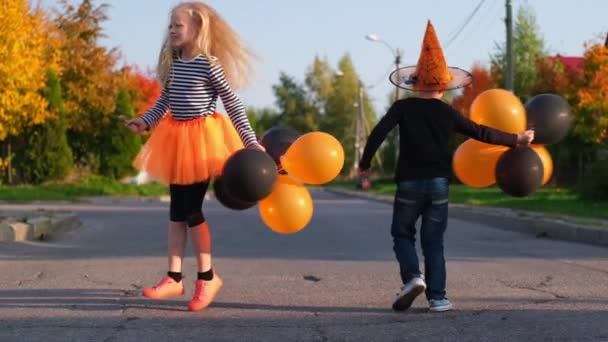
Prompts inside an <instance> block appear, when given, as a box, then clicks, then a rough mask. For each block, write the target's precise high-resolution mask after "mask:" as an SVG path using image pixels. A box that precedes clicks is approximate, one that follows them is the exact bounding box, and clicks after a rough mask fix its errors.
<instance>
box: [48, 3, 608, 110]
mask: <svg viewBox="0 0 608 342" xmlns="http://www.w3.org/2000/svg"><path fill="white" fill-rule="evenodd" d="M71 2H72V3H76V4H77V3H80V1H78V0H76V1H75V0H72V1H71ZM179 2H180V1H177V0H105V1H100V0H97V1H95V3H96V4H101V3H107V4H109V5H110V8H109V10H108V15H109V17H110V19H109V20H108V21H107V22H105V23H104V24H103V27H104V29H105V34H106V35H107V37H106V38H104V39H103V40H102V41H101V44H102V45H104V46H106V47H108V48H113V47H116V48H118V49H119V50H120V51H121V53H122V58H121V61H120V63H123V64H136V65H138V66H139V67H141V68H142V69H144V70H145V69H146V68H154V66H155V65H156V61H157V57H158V52H159V49H160V45H161V40H162V38H163V35H164V32H165V30H166V27H167V24H168V15H169V12H170V10H171V8H172V7H173V6H174V5H176V4H177V3H179ZM505 2H506V1H505V0H458V1H456V0H424V1H423V0H418V1H412V0H400V1H399V0H374V1H363V0H307V1H294V0H253V1H251V0H216V1H212V0H210V1H207V3H208V4H209V5H211V6H212V7H214V8H215V9H216V10H217V11H218V12H219V13H220V14H221V15H222V16H223V17H224V19H225V20H226V21H227V22H228V23H229V24H230V25H231V26H232V27H233V28H234V29H235V30H236V31H237V32H238V33H239V34H240V36H241V38H242V39H243V40H244V41H245V42H246V43H247V44H248V46H249V47H250V48H252V49H253V51H254V52H255V53H256V55H257V56H258V60H256V61H255V64H254V65H255V68H256V74H255V75H254V78H253V82H252V84H251V86H249V88H246V89H244V90H242V91H239V93H238V94H239V96H240V97H241V98H242V100H243V102H244V103H245V105H247V106H254V107H275V98H274V94H273V91H272V86H273V85H274V84H277V83H278V79H279V73H280V72H285V73H287V74H288V75H290V76H293V77H295V78H296V79H297V80H298V81H299V82H303V81H304V77H305V74H306V72H307V70H308V68H309V67H310V65H311V64H312V62H313V60H314V57H315V56H319V57H321V58H324V59H326V60H327V61H328V62H329V63H330V64H331V66H332V67H333V68H334V69H336V68H337V64H338V61H339V60H340V58H341V57H342V56H344V55H345V54H349V55H350V57H351V59H352V61H353V63H354V66H355V69H356V71H357V73H358V74H359V77H360V79H361V81H362V82H363V83H364V84H365V85H366V87H368V89H367V92H368V94H369V95H370V97H371V98H372V102H373V105H374V107H375V109H376V111H377V113H378V114H379V115H381V114H383V113H384V111H385V110H386V108H387V106H388V105H389V99H390V95H391V94H392V93H393V91H394V88H393V86H392V84H391V83H390V82H389V80H388V74H389V72H390V71H392V70H393V66H394V51H395V49H399V50H400V51H402V53H401V54H402V65H415V64H416V62H417V59H418V55H419V52H420V45H421V42H422V37H423V35H424V30H425V28H426V22H427V20H431V22H432V23H433V26H434V27H435V30H436V32H437V35H438V38H439V41H440V43H441V45H442V47H443V49H444V53H445V55H446V59H447V62H448V64H449V65H450V66H456V67H461V68H464V69H467V70H470V68H471V66H472V65H473V63H475V62H479V63H482V64H485V65H487V64H488V63H489V60H490V55H491V53H492V52H494V51H495V46H496V44H497V43H503V42H504V41H505V37H506V31H505V24H504V18H505V13H506V10H505ZM42 3H43V5H44V6H46V7H48V8H52V7H54V6H56V4H57V1H56V0H42ZM480 4H481V5H480ZM522 4H528V5H529V6H531V8H532V9H533V10H534V13H535V15H536V18H537V23H538V26H539V29H540V33H541V36H542V37H543V39H544V40H545V43H546V47H547V49H548V51H549V53H551V54H557V53H559V54H561V55H564V56H582V54H583V52H584V47H583V44H584V43H585V42H588V41H590V40H593V39H599V37H605V35H606V33H607V32H608V20H606V15H605V14H606V13H608V1H606V0H577V1H575V0H512V5H513V16H514V17H515V15H516V13H517V9H518V8H519V7H520V6H521V5H522ZM478 5H479V7H478ZM477 7H478V9H477V11H476V12H475V13H474V14H473V12H474V10H475V9H476V8H477ZM472 14H473V15H472ZM471 15H472V16H471ZM468 18H470V20H468V21H467V19H468ZM465 23H467V24H466V25H464V24H465ZM463 25H464V26H463ZM461 28H462V30H460V29H461ZM459 31H460V32H459ZM370 33H373V34H376V35H377V36H379V37H381V38H382V40H383V41H384V42H386V44H387V45H388V46H387V45H385V44H383V43H380V42H371V41H369V40H366V39H365V36H366V35H368V34H370ZM602 41H603V40H602ZM389 46H390V48H389Z"/></svg>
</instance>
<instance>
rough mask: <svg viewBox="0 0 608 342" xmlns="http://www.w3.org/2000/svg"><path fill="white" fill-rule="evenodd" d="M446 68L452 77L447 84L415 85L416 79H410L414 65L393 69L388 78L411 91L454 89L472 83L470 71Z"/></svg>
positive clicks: (414, 69) (414, 68) (413, 71)
mask: <svg viewBox="0 0 608 342" xmlns="http://www.w3.org/2000/svg"><path fill="white" fill-rule="evenodd" d="M448 70H449V72H450V73H451V74H452V76H453V77H454V78H453V79H452V81H450V82H449V83H447V84H435V85H433V84H431V85H428V84H426V85H424V86H419V85H417V84H416V81H415V80H412V78H411V76H412V75H413V74H414V73H415V72H416V66H415V65H412V66H406V67H402V68H399V69H397V70H395V71H393V72H392V73H391V75H390V76H389V80H390V81H391V83H392V84H394V85H396V86H397V87H399V88H401V89H407V90H413V91H440V90H443V91H445V90H454V89H458V88H463V87H466V86H468V85H469V84H471V83H473V75H471V73H470V72H468V71H465V70H462V69H460V68H455V67H448Z"/></svg>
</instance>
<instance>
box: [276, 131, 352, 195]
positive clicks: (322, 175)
mask: <svg viewBox="0 0 608 342" xmlns="http://www.w3.org/2000/svg"><path fill="white" fill-rule="evenodd" d="M281 165H282V166H283V169H285V171H287V173H289V174H290V175H292V176H294V177H296V178H298V179H299V180H301V181H302V182H304V183H307V184H324V183H327V182H329V181H331V180H332V179H334V178H336V176H337V175H339V174H340V171H342V167H343V166H344V149H343V148H342V145H341V144H340V142H339V141H338V140H337V139H336V138H334V137H333V136H331V135H329V134H327V133H323V132H310V133H306V134H304V135H302V136H300V137H299V138H298V139H296V141H294V142H293V143H292V144H291V146H289V148H288V149H287V151H285V154H284V155H283V156H281Z"/></svg>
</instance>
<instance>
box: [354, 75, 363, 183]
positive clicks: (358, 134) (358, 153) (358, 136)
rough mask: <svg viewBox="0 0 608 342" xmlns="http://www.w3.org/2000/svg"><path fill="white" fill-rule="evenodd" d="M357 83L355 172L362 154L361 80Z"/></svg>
mask: <svg viewBox="0 0 608 342" xmlns="http://www.w3.org/2000/svg"><path fill="white" fill-rule="evenodd" d="M358 85H359V96H358V99H357V113H356V114H355V160H354V161H353V170H354V172H355V174H356V172H357V169H358V168H359V160H360V159H361V155H362V151H361V148H362V144H361V142H362V137H361V133H362V128H363V125H362V120H363V84H361V81H359V82H358Z"/></svg>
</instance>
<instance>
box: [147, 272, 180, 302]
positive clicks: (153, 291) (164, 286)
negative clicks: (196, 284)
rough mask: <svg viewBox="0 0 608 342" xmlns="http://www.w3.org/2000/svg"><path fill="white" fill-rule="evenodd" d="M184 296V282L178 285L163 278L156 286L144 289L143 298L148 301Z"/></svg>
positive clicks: (168, 278) (167, 278)
mask: <svg viewBox="0 0 608 342" xmlns="http://www.w3.org/2000/svg"><path fill="white" fill-rule="evenodd" d="M183 294H184V282H183V281H180V282H179V283H178V282H176V281H175V280H173V278H171V277H168V276H167V277H164V278H163V279H162V280H161V281H160V283H158V285H156V286H154V287H149V288H147V289H144V296H145V297H148V298H150V299H165V298H171V297H178V296H181V295H183Z"/></svg>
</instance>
